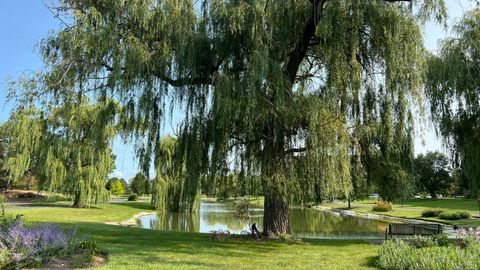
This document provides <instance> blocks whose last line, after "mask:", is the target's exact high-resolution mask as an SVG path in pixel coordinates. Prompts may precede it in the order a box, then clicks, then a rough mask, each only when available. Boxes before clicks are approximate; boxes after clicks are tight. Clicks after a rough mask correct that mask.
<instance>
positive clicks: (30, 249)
mask: <svg viewBox="0 0 480 270" xmlns="http://www.w3.org/2000/svg"><path fill="white" fill-rule="evenodd" d="M98 253H99V251H98V248H97V245H96V243H95V242H94V241H93V240H91V239H81V238H78V237H76V234H75V232H74V231H72V232H68V233H67V232H65V231H64V230H62V229H61V228H60V226H58V225H56V224H44V225H39V226H26V225H25V224H24V222H23V220H22V219H21V218H18V217H17V218H16V219H13V220H12V219H7V218H5V217H3V219H2V224H1V227H0V269H21V268H24V267H35V266H41V265H43V264H45V263H47V262H48V261H49V260H51V259H53V258H61V257H65V256H73V255H75V256H73V257H74V258H75V262H73V263H74V264H75V265H77V266H83V265H87V264H88V263H89V261H93V259H94V257H95V256H96V255H97V254H98Z"/></svg>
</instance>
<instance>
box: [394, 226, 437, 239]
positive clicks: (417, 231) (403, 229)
mask: <svg viewBox="0 0 480 270" xmlns="http://www.w3.org/2000/svg"><path fill="white" fill-rule="evenodd" d="M436 234H442V225H441V224H403V223H398V224H396V223H394V224H388V228H387V229H386V231H385V239H388V236H389V235H390V238H392V237H393V236H394V235H436Z"/></svg>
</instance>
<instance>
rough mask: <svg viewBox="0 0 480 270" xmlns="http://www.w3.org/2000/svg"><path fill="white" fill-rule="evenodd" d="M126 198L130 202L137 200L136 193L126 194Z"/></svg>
mask: <svg viewBox="0 0 480 270" xmlns="http://www.w3.org/2000/svg"><path fill="white" fill-rule="evenodd" d="M127 200H128V201H130V202H133V201H137V200H138V195H137V194H131V195H130V196H128V198H127Z"/></svg>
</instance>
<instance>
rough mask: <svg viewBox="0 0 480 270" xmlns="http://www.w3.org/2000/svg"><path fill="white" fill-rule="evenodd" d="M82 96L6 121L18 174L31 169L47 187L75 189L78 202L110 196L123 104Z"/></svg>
mask: <svg viewBox="0 0 480 270" xmlns="http://www.w3.org/2000/svg"><path fill="white" fill-rule="evenodd" d="M78 102H80V103H73V102H72V103H65V104H63V106H58V107H54V106H51V107H50V108H49V110H48V111H43V112H40V111H39V110H37V109H35V108H33V107H32V108H30V109H20V110H18V111H17V112H15V113H14V114H13V115H12V117H11V118H10V119H9V121H8V122H7V123H6V124H5V125H7V129H6V130H7V132H8V133H7V134H8V139H7V141H8V148H7V151H6V156H7V168H8V170H9V173H10V177H11V178H12V179H17V178H18V177H19V176H21V175H23V174H25V172H27V170H28V171H31V172H32V173H33V174H34V175H35V176H37V177H38V178H39V180H40V183H39V185H40V187H41V188H42V189H46V190H48V191H50V192H58V193H63V194H66V195H71V196H72V197H73V200H74V206H75V207H87V206H90V205H91V204H94V203H99V202H105V201H106V200H108V192H107V190H106V189H105V184H106V182H107V180H108V178H107V177H108V174H109V173H110V172H111V171H112V169H113V168H114V160H113V157H114V156H113V155H112V151H111V149H110V146H109V144H110V142H111V141H112V140H113V138H114V136H115V134H116V130H115V126H114V124H115V123H114V122H115V116H116V115H117V107H116V104H115V103H113V102H108V101H107V102H102V103H98V104H96V105H92V104H89V103H88V101H87V99H86V98H84V99H83V101H82V99H79V100H78Z"/></svg>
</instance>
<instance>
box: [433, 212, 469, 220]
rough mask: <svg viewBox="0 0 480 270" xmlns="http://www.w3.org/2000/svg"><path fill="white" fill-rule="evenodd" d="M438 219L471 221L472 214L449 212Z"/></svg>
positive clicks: (443, 213) (441, 214) (440, 215)
mask: <svg viewBox="0 0 480 270" xmlns="http://www.w3.org/2000/svg"><path fill="white" fill-rule="evenodd" d="M438 217H439V218H441V219H447V220H459V219H469V218H470V213H469V212H467V211H447V212H442V213H440V214H439V215H438Z"/></svg>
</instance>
